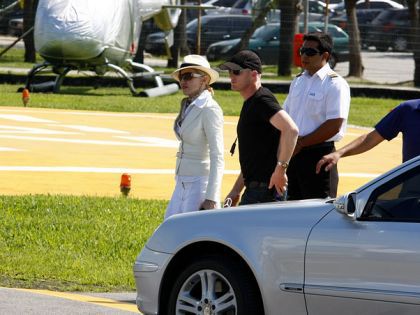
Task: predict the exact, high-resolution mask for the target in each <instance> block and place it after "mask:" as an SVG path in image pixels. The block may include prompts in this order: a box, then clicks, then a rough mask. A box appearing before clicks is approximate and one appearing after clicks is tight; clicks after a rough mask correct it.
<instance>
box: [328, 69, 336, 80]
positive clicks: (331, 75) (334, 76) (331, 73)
mask: <svg viewBox="0 0 420 315" xmlns="http://www.w3.org/2000/svg"><path fill="white" fill-rule="evenodd" d="M327 75H328V76H329V77H330V78H331V79H333V78H338V74H337V73H335V72H334V71H331V72H328V74H327Z"/></svg>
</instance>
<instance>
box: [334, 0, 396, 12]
mask: <svg viewBox="0 0 420 315" xmlns="http://www.w3.org/2000/svg"><path fill="white" fill-rule="evenodd" d="M391 8H396V9H402V8H404V6H403V5H402V4H401V3H398V2H396V1H392V0H369V1H366V0H358V1H357V2H356V10H359V9H391ZM334 9H335V10H336V11H344V10H345V6H344V1H343V2H342V3H341V4H339V5H337V6H336V7H334Z"/></svg>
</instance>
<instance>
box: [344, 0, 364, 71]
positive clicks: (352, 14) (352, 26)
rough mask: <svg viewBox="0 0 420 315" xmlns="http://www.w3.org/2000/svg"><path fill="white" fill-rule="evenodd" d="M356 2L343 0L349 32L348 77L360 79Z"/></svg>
mask: <svg viewBox="0 0 420 315" xmlns="http://www.w3.org/2000/svg"><path fill="white" fill-rule="evenodd" d="M356 1H357V0H345V1H344V3H345V7H346V12H347V20H348V32H349V38H350V39H349V52H350V57H349V61H350V62H349V74H348V75H349V76H351V77H357V78H361V77H362V76H363V64H362V55H361V48H360V46H361V45H360V33H359V25H358V23H357V15H356Z"/></svg>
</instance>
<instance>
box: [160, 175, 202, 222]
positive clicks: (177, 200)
mask: <svg viewBox="0 0 420 315" xmlns="http://www.w3.org/2000/svg"><path fill="white" fill-rule="evenodd" d="M175 179H176V185H175V190H174V192H173V194H172V197H171V200H170V201H169V204H168V207H167V208H166V213H165V219H167V218H169V217H170V216H171V215H174V214H178V213H185V212H192V211H197V210H199V209H200V205H201V204H202V203H203V201H204V199H206V198H205V195H206V190H207V183H208V176H176V177H175Z"/></svg>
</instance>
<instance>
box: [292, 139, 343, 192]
mask: <svg viewBox="0 0 420 315" xmlns="http://www.w3.org/2000/svg"><path fill="white" fill-rule="evenodd" d="M334 151H335V147H334V142H324V143H321V144H318V145H314V146H310V147H305V148H303V149H302V150H301V151H300V152H299V153H298V154H296V155H295V156H294V157H293V158H292V159H291V161H290V164H289V168H288V169H287V177H288V180H289V186H288V194H289V196H288V200H300V199H311V198H327V197H336V196H337V186H338V170H337V165H335V166H334V167H333V168H331V170H330V171H329V172H325V170H324V168H322V169H321V171H320V172H319V174H316V173H315V168H316V164H317V163H318V161H319V160H320V159H321V158H322V157H323V156H324V155H326V154H329V153H331V152H334Z"/></svg>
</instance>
